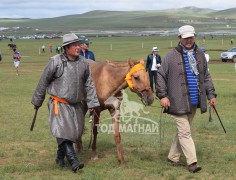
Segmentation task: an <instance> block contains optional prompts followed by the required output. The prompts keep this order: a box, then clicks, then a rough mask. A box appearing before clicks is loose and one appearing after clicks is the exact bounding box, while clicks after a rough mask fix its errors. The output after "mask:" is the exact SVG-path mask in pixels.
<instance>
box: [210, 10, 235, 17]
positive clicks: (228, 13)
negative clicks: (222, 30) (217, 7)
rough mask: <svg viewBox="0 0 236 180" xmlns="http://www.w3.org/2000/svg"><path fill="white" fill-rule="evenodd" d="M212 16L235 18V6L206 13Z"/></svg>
mask: <svg viewBox="0 0 236 180" xmlns="http://www.w3.org/2000/svg"><path fill="white" fill-rule="evenodd" d="M208 15H209V16H212V17H221V18H232V19H236V8H231V9H226V10H222V11H216V12H211V13H209V14H208Z"/></svg>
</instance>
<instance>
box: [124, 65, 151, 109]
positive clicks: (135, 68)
mask: <svg viewBox="0 0 236 180" xmlns="http://www.w3.org/2000/svg"><path fill="white" fill-rule="evenodd" d="M140 70H145V68H144V66H143V65H142V64H140V63H139V64H136V65H134V66H133V67H132V68H131V69H130V71H129V72H128V74H126V77H125V80H126V82H127V83H128V86H129V88H130V89H131V90H134V91H136V92H137V93H138V94H139V95H140V96H141V101H142V103H143V104H144V105H146V103H145V101H144V100H143V99H144V95H143V92H144V91H147V90H149V89H151V87H150V86H149V87H145V88H143V89H141V90H138V89H137V88H136V87H135V84H134V83H133V82H132V76H133V73H135V72H138V71H140Z"/></svg>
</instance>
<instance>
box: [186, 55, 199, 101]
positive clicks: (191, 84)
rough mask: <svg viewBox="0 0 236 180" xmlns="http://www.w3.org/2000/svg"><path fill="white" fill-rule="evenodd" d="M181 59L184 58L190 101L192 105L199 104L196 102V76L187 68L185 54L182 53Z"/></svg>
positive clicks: (187, 63)
mask: <svg viewBox="0 0 236 180" xmlns="http://www.w3.org/2000/svg"><path fill="white" fill-rule="evenodd" d="M183 58H184V64H185V69H186V73H187V81H188V89H189V94H190V101H191V104H192V105H198V103H199V102H198V98H199V97H198V96H199V95H198V87H197V81H198V76H196V75H194V74H193V73H192V71H191V69H190V67H189V62H188V55H187V54H186V53H183Z"/></svg>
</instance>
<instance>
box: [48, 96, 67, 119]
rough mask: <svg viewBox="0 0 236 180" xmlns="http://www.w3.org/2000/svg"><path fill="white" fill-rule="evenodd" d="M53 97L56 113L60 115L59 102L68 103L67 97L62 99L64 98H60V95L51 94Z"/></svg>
mask: <svg viewBox="0 0 236 180" xmlns="http://www.w3.org/2000/svg"><path fill="white" fill-rule="evenodd" d="M51 98H52V99H53V100H54V101H53V104H54V113H55V115H56V116H58V113H59V111H58V102H60V103H64V104H68V102H67V101H66V100H65V99H62V98H59V97H56V96H51Z"/></svg>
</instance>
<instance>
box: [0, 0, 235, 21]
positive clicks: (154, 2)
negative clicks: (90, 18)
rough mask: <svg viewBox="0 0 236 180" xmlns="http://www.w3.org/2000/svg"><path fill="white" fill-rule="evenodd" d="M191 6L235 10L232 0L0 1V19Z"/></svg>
mask: <svg viewBox="0 0 236 180" xmlns="http://www.w3.org/2000/svg"><path fill="white" fill-rule="evenodd" d="M186 6H195V7H199V8H209V9H214V10H224V9H229V8H234V7H236V1H234V0H224V1H222V0H213V1H210V3H209V1H206V0H187V1H176V0H115V1H112V0H87V1H81V0H55V1H54V0H51V1H50V0H36V1H35V0H0V18H33V19H39V18H51V17H59V16H65V15H72V14H82V13H85V12H88V11H92V10H110V11H135V10H163V9H170V8H182V7H186Z"/></svg>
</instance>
